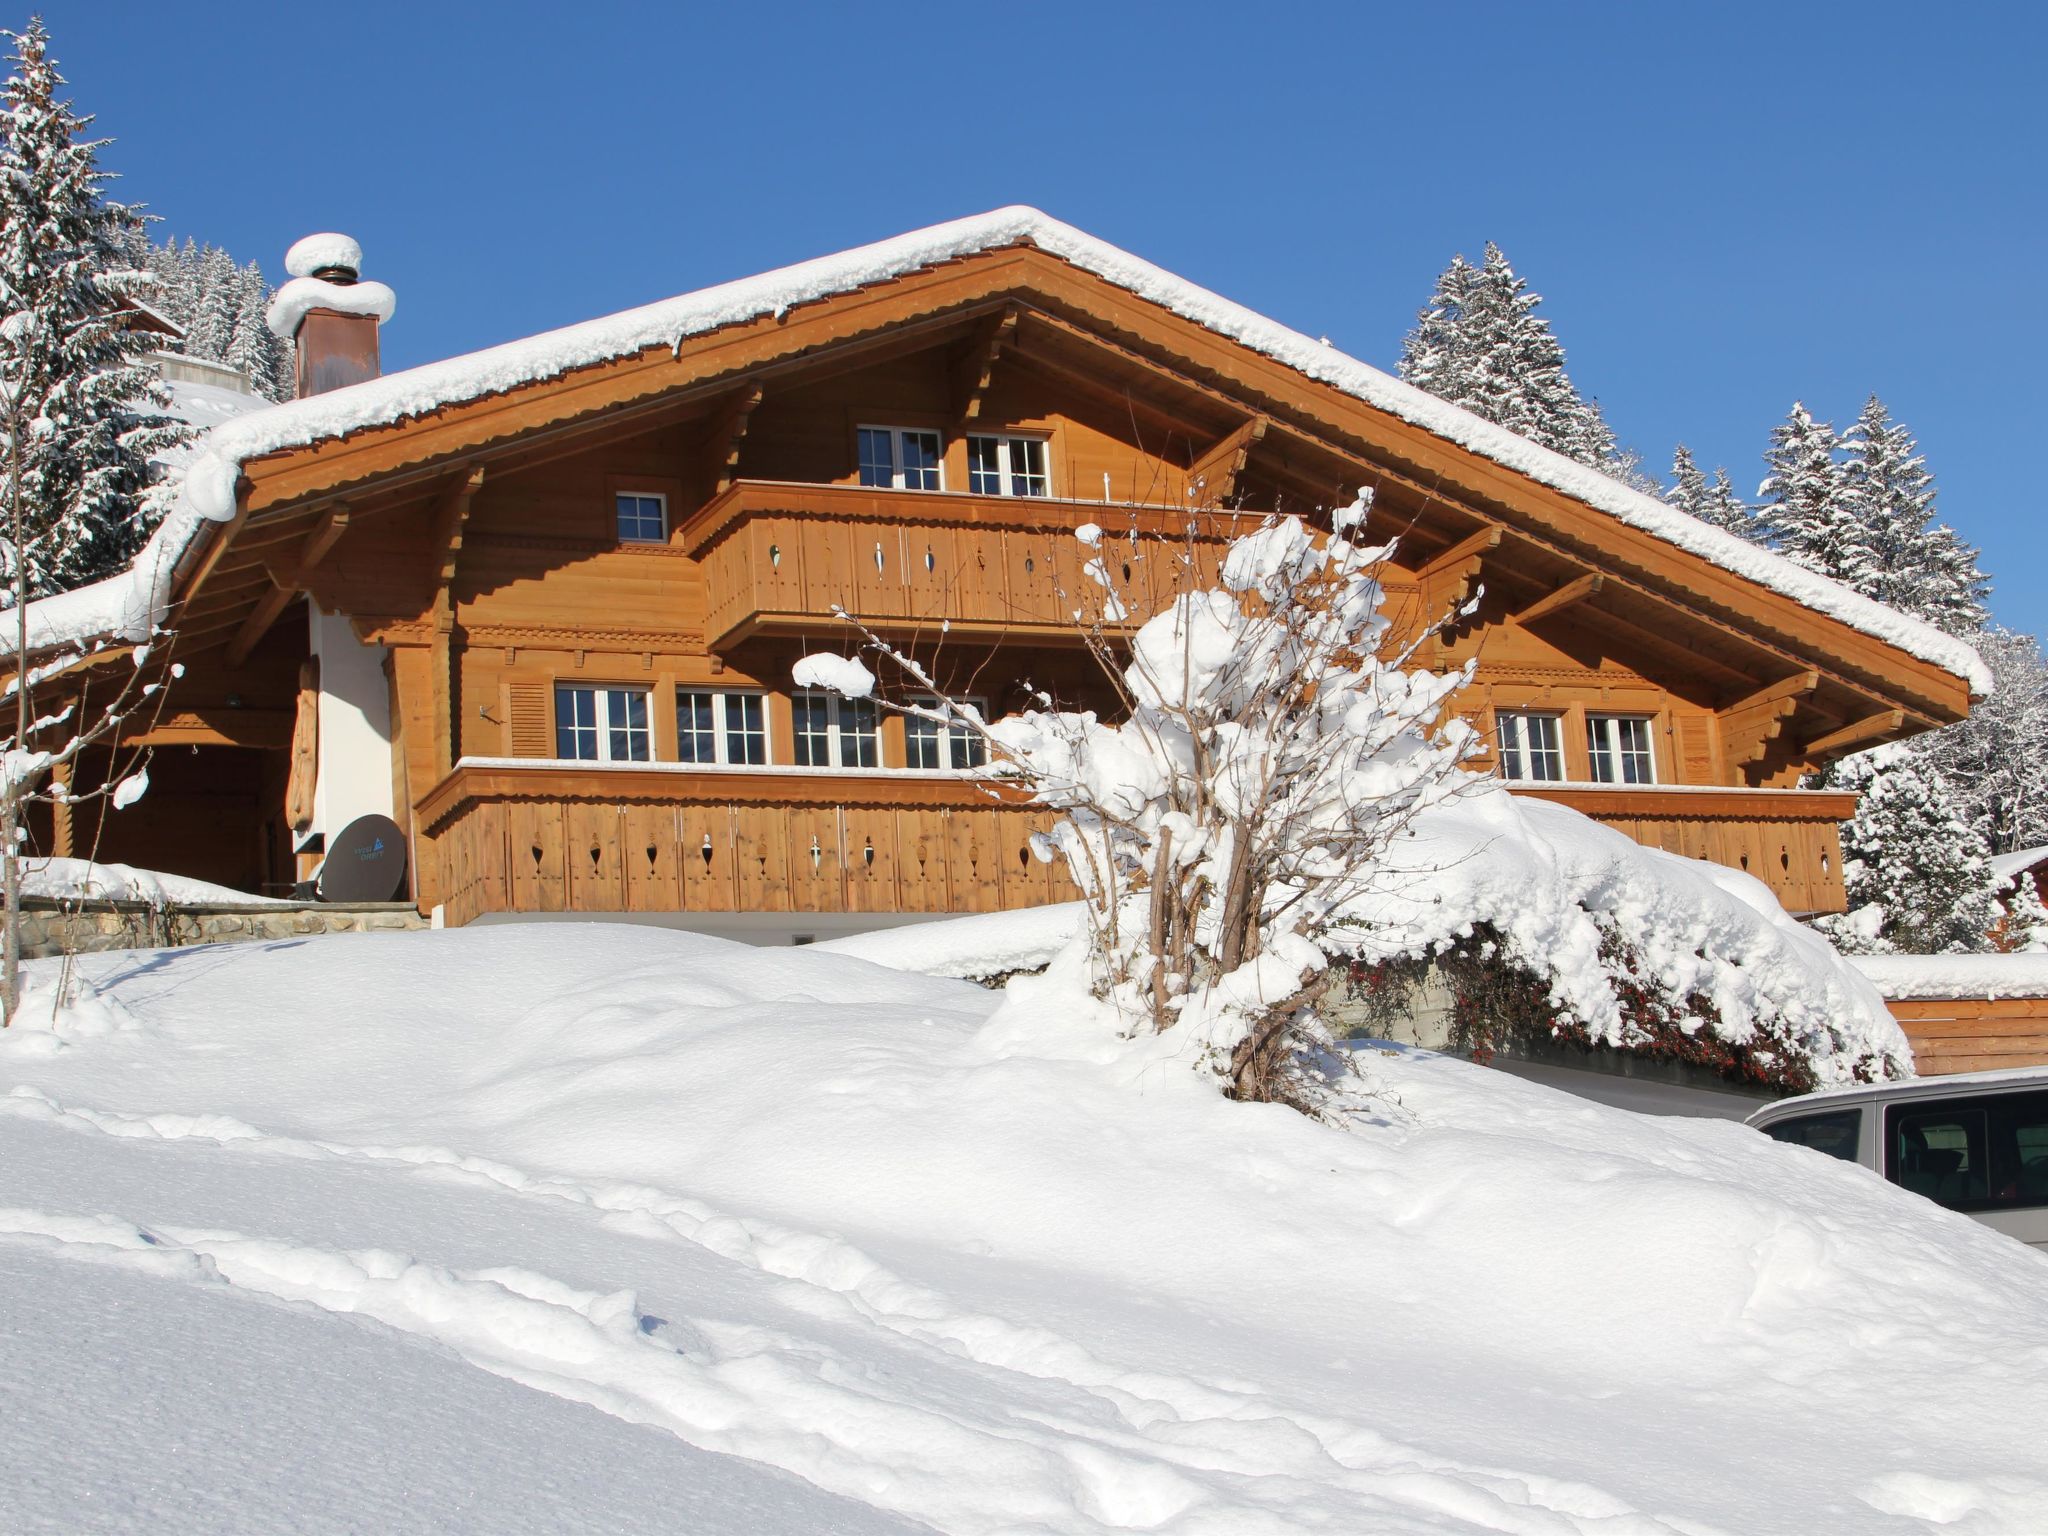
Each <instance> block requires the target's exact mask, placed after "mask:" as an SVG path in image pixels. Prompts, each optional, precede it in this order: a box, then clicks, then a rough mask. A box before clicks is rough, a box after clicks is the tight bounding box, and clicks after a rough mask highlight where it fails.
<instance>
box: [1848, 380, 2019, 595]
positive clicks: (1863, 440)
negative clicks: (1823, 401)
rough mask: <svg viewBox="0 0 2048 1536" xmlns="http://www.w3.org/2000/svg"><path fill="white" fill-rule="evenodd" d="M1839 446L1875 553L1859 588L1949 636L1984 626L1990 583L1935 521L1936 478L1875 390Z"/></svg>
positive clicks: (1852, 499) (1971, 554)
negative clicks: (1985, 603)
mask: <svg viewBox="0 0 2048 1536" xmlns="http://www.w3.org/2000/svg"><path fill="white" fill-rule="evenodd" d="M1842 447H1843V450H1844V454H1845V457H1844V462H1843V465H1842V483H1843V487H1844V494H1845V496H1846V498H1847V501H1848V504H1849V511H1850V515H1851V516H1852V517H1853V518H1854V519H1855V520H1856V521H1857V522H1858V523H1860V524H1861V526H1862V530H1863V534H1862V537H1863V543H1864V545H1865V546H1866V547H1867V548H1868V549H1869V551H1870V555H1871V570H1870V573H1869V575H1868V577H1867V579H1866V580H1865V581H1864V582H1863V583H1861V584H1859V587H1858V590H1860V591H1862V592H1863V593H1864V594H1865V595H1866V596H1868V597H1874V598H1876V599H1877V600H1878V601H1879V602H1881V603H1886V604H1889V605H1890V606H1891V607H1894V608H1897V609H1898V610H1899V611H1901V612H1902V613H1910V614H1912V615H1913V616H1914V617H1915V618H1920V619H1925V620H1927V622H1929V623H1931V624H1934V625H1936V626H1937V627H1938V628H1941V629H1944V630H1947V631H1948V632H1949V633H1950V634H1957V635H1969V634H1974V633H1975V632H1976V631H1977V630H1979V629H1982V628H1983V627H1984V621H1985V618H1986V617H1987V615H1986V611H1985V606H1984V600H1985V598H1986V596H1987V595H1988V593H1989V590H1990V583H1989V582H1988V581H1987V580H1986V579H1985V577H1984V573H1983V572H1982V571H1981V570H1979V569H1978V567H1977V551H1976V550H1974V549H1972V548H1971V547H1970V546H1969V545H1967V544H1965V543H1964V542H1963V541H1962V539H1961V538H1960V537H1959V536H1958V535H1957V534H1956V531H1955V530H1954V529H1953V528H1950V527H1949V526H1948V525H1947V524H1945V523H1937V522H1936V521H1935V512H1934V498H1935V489H1934V476H1933V475H1931V474H1929V473H1928V470H1927V463H1926V460H1925V459H1924V458H1923V457H1922V456H1921V453H1920V445H1919V444H1918V443H1916V442H1915V441H1914V440H1913V434H1912V433H1910V432H1908V431H1907V430H1906V428H1905V427H1904V426H1903V425H1901V424H1899V423H1898V422H1895V421H1893V420H1892V419H1891V413H1890V412H1889V411H1887V410H1886V409H1885V405H1884V402H1883V401H1882V400H1880V399H1878V398H1877V396H1875V395H1872V396H1871V397H1870V399H1869V400H1868V401H1867V402H1866V403H1865V405H1864V407H1863V413H1862V414H1861V415H1860V416H1859V417H1857V419H1856V425H1855V426H1853V427H1851V428H1850V429H1849V430H1848V432H1846V433H1845V434H1843V437H1842Z"/></svg>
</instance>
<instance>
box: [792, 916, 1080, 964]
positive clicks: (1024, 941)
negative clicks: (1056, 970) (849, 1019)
mask: <svg viewBox="0 0 2048 1536" xmlns="http://www.w3.org/2000/svg"><path fill="white" fill-rule="evenodd" d="M1087 927H1088V913H1087V909H1086V908H1085V907H1084V906H1083V905H1082V904H1081V903H1080V902H1078V901H1063V902H1058V903H1056V904H1054V905H1052V906H1048V907H1026V908H1024V909H1023V910H1022V911H1018V912H979V913H976V914H975V915H973V916H972V917H949V918H943V919H941V920H940V921H938V922H933V923H911V924H909V925H908V926H906V927H902V928H882V929H877V930H876V931H875V932H873V933H855V934H849V935H848V936H847V937H845V938H843V939H827V940H825V941H824V942H823V943H821V944H818V945H815V946H813V947H814V948H817V949H821V950H824V951H826V952H827V953H830V954H837V955H851V956H853V957H854V958H855V959H859V960H867V961H871V962H873V963H874V964H876V965H886V966H888V967H889V968H890V969H891V970H895V971H914V972H916V973H917V974H918V975H920V976H948V977H953V978H955V979H959V980H974V981H980V980H986V979H990V978H993V977H997V976H1008V975H1010V974H1011V973H1012V972H1015V971H1042V970H1044V969H1045V967H1046V966H1047V965H1049V964H1051V963H1052V959H1053V957H1054V956H1055V955H1057V954H1058V953H1059V952H1060V951H1061V950H1063V949H1065V948H1066V947H1067V946H1068V945H1069V944H1071V943H1073V941H1074V940H1075V938H1077V937H1078V936H1079V935H1080V934H1082V933H1083V932H1085V931H1086V930H1087Z"/></svg>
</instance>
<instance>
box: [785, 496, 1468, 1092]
mask: <svg viewBox="0 0 2048 1536" xmlns="http://www.w3.org/2000/svg"><path fill="white" fill-rule="evenodd" d="M1370 502H1371V497H1370V493H1369V492H1365V491H1361V492H1360V494H1359V497H1358V499H1357V500H1356V501H1355V502H1353V503H1352V504H1351V505H1350V506H1348V507H1345V508H1343V509H1341V510H1339V511H1338V512H1337V513H1336V514H1335V515H1334V517H1333V520H1332V528H1333V531H1332V533H1331V534H1330V535H1329V537H1327V538H1318V537H1317V536H1316V535H1315V534H1313V533H1311V531H1310V530H1309V529H1308V528H1307V527H1306V526H1305V525H1304V524H1303V523H1302V521H1301V519H1300V518H1298V517H1292V516H1289V517H1269V518H1267V519H1265V520H1264V521H1263V522H1262V523H1261V524H1260V525H1259V526H1258V528H1257V529H1256V530H1255V531H1253V532H1251V533H1248V534H1246V535H1244V536H1242V537H1240V538H1238V539H1237V540H1235V541H1234V542H1233V543H1232V544H1231V546H1230V548H1229V550H1228V552H1227V553H1226V555H1225V558H1224V560H1223V564H1222V568H1221V578H1222V585H1221V587H1219V588H1215V589H1212V590H1207V591H1187V592H1182V593H1180V594H1179V595H1178V596H1177V597H1176V598H1175V599H1174V600H1173V602H1172V603H1171V604H1170V605H1169V606H1168V607H1167V608H1166V609H1165V610H1164V611H1163V612H1161V613H1159V614H1157V615H1155V616H1154V617H1152V618H1150V619H1148V620H1146V621H1145V622H1144V623H1143V624H1142V625H1140V626H1139V627H1138V629H1137V630H1136V632H1135V633H1134V634H1132V635H1131V636H1130V637H1129V640H1128V643H1127V644H1125V643H1124V642H1123V641H1122V640H1121V639H1118V638H1114V637H1113V626H1115V625H1117V624H1118V623H1120V622H1121V621H1122V620H1123V619H1124V617H1125V616H1126V615H1127V614H1129V613H1130V612H1131V601H1130V600H1129V595H1128V594H1127V593H1126V592H1124V591H1123V590H1121V589H1120V587H1119V584H1118V582H1117V580H1116V578H1115V577H1113V576H1112V574H1111V571H1110V562H1108V561H1107V560H1105V559H1104V558H1103V557H1102V556H1101V555H1100V554H1097V555H1096V556H1095V557H1094V558H1092V559H1090V560H1089V561H1088V562H1087V565H1086V568H1085V569H1086V574H1087V575H1088V577H1089V579H1090V581H1091V582H1092V583H1093V584H1094V586H1095V588H1096V589H1097V590H1096V591H1095V592H1094V593H1093V594H1092V597H1091V598H1090V601H1092V603H1093V605H1094V607H1093V610H1092V612H1091V611H1090V610H1088V609H1085V608H1084V609H1082V610H1079V611H1077V613H1076V622H1077V623H1079V624H1081V625H1082V627H1083V628H1084V629H1085V631H1086V633H1087V637H1088V640H1089V644H1090V646H1091V648H1092V649H1093V651H1094V653H1095V655H1096V657H1097V659H1098V660H1099V661H1100V662H1101V664H1102V667H1103V670H1104V672H1105V674H1106V676H1107V677H1108V678H1109V679H1110V681H1111V682H1112V683H1113V684H1114V685H1115V687H1116V689H1117V691H1118V693H1119V695H1120V698H1121V701H1122V704H1123V706H1124V708H1123V718H1122V719H1121V720H1118V721H1108V720H1104V719H1102V718H1100V717H1099V716H1098V715H1097V714H1096V713H1095V712H1094V711H1092V710H1071V709H1062V708H1060V707H1058V705H1057V704H1056V703H1055V702H1054V700H1053V699H1051V698H1050V697H1049V696H1044V695H1041V696H1039V698H1038V699H1037V701H1036V707H1034V708H1031V709H1027V710H1025V711H1023V712H1021V713H1019V714H1015V715H1012V716H1010V717H1008V718H1006V719H1003V720H1000V721H997V722H995V723H993V724H988V723H986V722H984V721H982V719H981V718H980V716H979V715H978V714H976V713H975V712H974V711H972V710H970V709H968V708H966V707H965V706H962V705H959V704H955V703H951V702H949V701H946V700H944V699H943V698H941V699H940V700H939V701H938V702H937V703H936V704H935V705H929V706H920V705H915V704H911V705H898V706H896V707H898V708H902V709H904V710H905V712H907V713H911V714H928V715H930V716H932V717H933V718H936V719H939V720H942V721H944V722H945V723H947V724H949V725H951V726H953V727H955V728H966V729H969V730H972V731H975V732H977V733H979V734H981V735H982V736H983V737H984V739H985V740H986V741H987V743H988V745H989V747H990V750H991V757H992V759H993V765H992V766H993V771H994V773H995V774H996V775H997V776H998V777H1003V778H1007V779H1009V780H1011V781H1013V782H1015V783H1017V784H1019V785H1022V786H1024V787H1027V788H1029V789H1030V790H1031V792H1032V794H1033V797H1034V798H1035V800H1036V801H1037V802H1038V803H1039V804H1041V805H1046V806H1051V807H1053V808H1054V809H1056V810H1059V811H1061V812H1063V813H1064V815H1063V816H1062V818H1061V820H1060V821H1059V823H1058V824H1057V827H1056V830H1055V832H1054V833H1053V835H1052V836H1051V837H1050V838H1047V839H1043V840H1042V846H1041V847H1040V848H1039V853H1040V856H1041V857H1043V858H1046V859H1050V858H1052V857H1054V856H1055V855H1057V856H1059V857H1062V858H1064V860H1065V861H1066V865H1067V867H1068V869H1069V870H1070V871H1071V872H1072V874H1073V878H1074V880H1075V883H1076V884H1078V885H1079V886H1080V888H1081V891H1082V893H1083V895H1084V897H1085V898H1086V903H1087V910H1088V914H1089V921H1090V933H1091V946H1090V953H1091V959H1092V975H1093V981H1094V986H1095V990H1096V992H1097V994H1098V995H1099V996H1101V997H1104V998H1106V999H1108V1000H1109V1001H1110V1002H1112V1003H1113V1004H1114V1005H1115V1007H1116V1008H1117V1010H1118V1012H1119V1014H1120V1015H1121V1016H1122V1017H1123V1018H1124V1019H1125V1020H1126V1021H1127V1022H1128V1024H1129V1026H1130V1027H1131V1028H1133V1029H1142V1030H1147V1031H1155V1032H1156V1031H1164V1030H1168V1029H1176V1030H1181V1031H1184V1032H1186V1033H1187V1034H1188V1036H1189V1037H1190V1039H1191V1040H1192V1042H1193V1043H1194V1044H1195V1045H1196V1047H1197V1048H1198V1049H1199V1050H1200V1051H1201V1052H1202V1053H1203V1055H1204V1058H1205V1059H1206V1060H1207V1061H1209V1062H1210V1063H1211V1064H1212V1065H1213V1066H1214V1067H1215V1068H1216V1070H1217V1071H1218V1072H1219V1074H1220V1075H1221V1076H1222V1077H1223V1078H1224V1079H1225V1082H1226V1087H1227V1091H1228V1092H1230V1093H1232V1094H1234V1095H1236V1096H1238V1097H1241V1098H1250V1099H1268V1100H1270V1099H1280V1100H1285V1101H1288V1102H1294V1103H1296V1104H1297V1105H1301V1106H1302V1107H1306V1106H1305V1103H1304V1099H1303V1089H1302V1086H1301V1084H1300V1082H1299V1080H1298V1078H1297V1075H1296V1073H1295V1071H1294V1063H1295V1059H1296V1052H1297V1049H1298V1048H1299V1047H1302V1046H1304V1045H1313V1044H1315V1043H1318V1042H1319V1041H1320V1040H1322V1039H1323V1038H1324V1036H1323V1032H1322V1027H1321V1025H1320V1023H1319V1022H1318V1020H1317V1017H1316V1013H1315V1003H1316V1001H1317V999H1318V998H1319V997H1320V995H1321V994H1322V992H1323V990H1324V989H1326V988H1327V986H1328V985H1329V979H1330V977H1331V975H1332V974H1333V973H1332V969H1331V964H1332V960H1333V959H1334V958H1335V957H1337V956H1338V955H1339V954H1340V953H1341V950H1340V949H1338V948H1334V947H1333V946H1332V943H1331V940H1330V935H1331V933H1332V930H1333V928H1334V927H1335V926H1337V924H1338V920H1339V918H1340V917H1341V914H1342V913H1343V912H1344V911H1345V910H1346V909H1347V908H1348V907H1349V905H1350V904H1351V903H1352V902H1353V901H1354V900H1356V899H1357V898H1358V897H1359V896H1360V895H1362V894H1363V893H1364V892H1365V891H1367V890H1368V889H1369V888H1370V887H1371V885H1372V882H1373V881H1374V880H1375V878H1376V877H1377V875H1378V872H1379V868H1380V856H1381V855H1382V853H1383V852H1384V851H1385V849H1386V848H1387V846H1388V845H1389V844H1390V843H1391V842H1392V841H1393V839H1394V838H1396V837H1398V836H1399V835H1400V833H1401V832H1402V830H1403V829H1404V828H1405V827H1406V826H1407V825H1408V824H1409V822H1410V821H1411V820H1412V819H1413V818H1414V817H1415V816H1416V815H1417V814H1418V813H1420V812H1422V811H1423V810H1426V809H1427V808H1428V807H1429V806H1431V805H1434V804H1437V803H1439V802H1440V801H1442V800H1444V799H1446V798H1448V797H1450V796H1452V795H1455V794H1457V793H1458V792H1459V791H1460V790H1461V789H1463V788H1464V787H1465V786H1466V785H1467V784H1468V783H1469V782H1470V780H1469V778H1468V776H1467V775H1465V774H1463V773H1461V772H1460V771H1459V767H1458V765H1459V764H1460V763H1461V762H1462V761H1464V759H1466V758H1467V757H1468V756H1470V755H1471V754H1472V753H1473V752H1474V751H1476V750H1477V741H1476V737H1475V735H1474V733H1473V731H1472V728H1471V727H1470V726H1469V725H1468V724H1466V723H1465V722H1464V721H1463V720H1460V719H1455V718H1452V719H1446V718H1444V717H1445V705H1446V703H1447V702H1448V700H1449V699H1450V697H1451V695H1452V694H1453V693H1455V692H1456V691H1457V690H1458V689H1459V688H1460V687H1462V686H1463V685H1464V684H1465V682H1466V681H1467V680H1468V679H1469V677H1470V675H1471V669H1470V666H1469V664H1468V665H1467V666H1466V667H1464V668H1462V669H1460V670H1459V671H1457V672H1454V673H1451V674H1450V675H1448V676H1440V675H1437V674H1434V673H1430V672H1427V671H1424V670H1421V669H1419V668H1413V667H1411V665H1410V662H1411V660H1412V658H1413V656H1414V654H1415V650H1416V648H1417V647H1418V646H1419V645H1420V644H1421V643H1422V638H1421V637H1417V638H1412V639H1409V640H1408V641H1407V642H1406V643H1404V644H1400V645H1391V646H1390V645H1389V635H1388V620H1387V619H1386V617H1385V615H1384V614H1383V612H1382V611H1381V610H1382V595H1383V594H1382V590H1381V586H1380V582H1379V579H1378V577H1379V573H1380V571H1381V569H1382V567H1383V565H1384V562H1385V561H1386V559H1387V557H1388V554H1389V547H1388V546H1373V545H1367V544H1364V543H1361V542H1358V541H1357V540H1356V539H1355V537H1354V536H1355V535H1356V534H1357V533H1358V531H1359V530H1360V529H1361V528H1362V527H1363V525H1364V521H1365V516H1366V512H1367V510H1368V508H1369V506H1370ZM1076 536H1077V537H1078V538H1079V539H1080V540H1081V542H1082V543H1083V544H1084V545H1088V546H1091V547H1093V546H1097V545H1099V543H1100V541H1101V538H1102V533H1101V530H1100V529H1098V528H1096V527H1095V526H1094V525H1092V524H1090V525H1086V526H1084V527H1082V528H1081V529H1079V530H1077V535H1076ZM1158 551H1159V553H1161V554H1162V555H1166V556H1169V557H1172V558H1178V559H1181V560H1184V561H1186V562H1188V568H1189V569H1190V570H1191V569H1192V568H1193V558H1194V557H1193V553H1192V551H1191V550H1183V551H1178V552H1176V551H1175V550H1174V548H1173V546H1171V545H1166V544H1161V545H1159V546H1158ZM868 639H869V643H870V644H871V645H872V646H874V647H875V648H876V649H877V650H879V651H880V652H881V653H882V654H883V655H885V656H886V657H888V658H889V659H890V660H891V661H892V662H893V663H894V665H895V666H896V667H897V669H899V670H900V671H901V672H902V673H903V674H904V675H905V676H906V677H907V678H908V679H909V681H910V682H911V683H912V684H914V685H915V686H916V687H917V689H918V690H920V691H921V692H922V691H929V692H931V693H933V694H937V693H938V692H939V690H938V689H937V688H936V686H935V685H934V684H933V682H932V680H931V678H930V677H929V676H928V675H927V674H926V673H925V671H924V669H923V668H922V667H920V666H919V664H918V663H917V662H916V661H915V660H914V659H912V658H910V657H908V656H905V655H903V654H902V653H900V652H897V651H895V650H893V649H891V648H890V647H888V646H887V645H886V644H885V643H883V642H881V641H879V640H877V639H875V637H874V636H872V635H869V636H868ZM1383 647H1387V648H1388V653H1387V654H1385V655H1383V654H1381V653H1382V648H1383ZM798 681H799V682H801V683H809V684H812V685H819V686H825V687H830V688H835V689H837V690H839V691H841V692H843V693H849V694H864V693H866V692H867V691H868V690H869V687H870V685H871V682H872V679H871V678H870V676H869V674H868V673H867V670H866V668H864V667H857V668H854V669H852V670H851V672H850V671H849V668H848V667H847V666H846V665H845V663H844V662H841V661H838V660H837V659H836V658H828V657H823V656H814V657H807V658H805V659H804V661H802V662H801V663H799V666H798Z"/></svg>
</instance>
